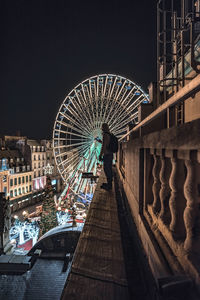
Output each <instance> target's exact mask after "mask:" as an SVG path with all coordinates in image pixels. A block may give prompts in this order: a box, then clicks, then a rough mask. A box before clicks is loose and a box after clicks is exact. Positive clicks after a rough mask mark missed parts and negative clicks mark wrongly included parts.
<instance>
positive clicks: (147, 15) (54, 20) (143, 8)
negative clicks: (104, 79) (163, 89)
mask: <svg viewBox="0 0 200 300" xmlns="http://www.w3.org/2000/svg"><path fill="white" fill-rule="evenodd" d="M0 11H1V12H0V14H1V16H0V23H1V29H0V30H1V47H0V52H1V53H0V54H1V55H0V57H1V81H0V82H1V85H0V88H1V106H0V110H1V115H0V134H13V135H15V134H16V132H17V131H20V132H21V135H26V136H28V137H29V138H35V139H42V138H51V136H52V130H53V124H54V120H55V117H56V114H57V112H58V109H59V106H60V104H61V103H62V101H63V100H64V97H65V96H66V95H67V94H68V93H69V92H70V91H71V90H72V89H73V88H74V87H75V85H77V84H78V83H80V82H81V81H83V80H84V79H86V78H88V77H90V76H92V75H97V74H102V73H104V74H105V73H113V74H118V75H122V76H124V77H127V78H128V79H130V80H133V81H135V82H136V83H137V84H139V85H140V86H141V87H142V88H143V89H144V90H145V91H146V92H147V87H148V85H149V83H150V82H151V81H155V80H156V0H123V1H122V0H121V1H120V0H107V1H106V0H102V1H96V0H93V1H87V0H86V1H84V0H79V1H78V0H73V1H71V0H1V2H0Z"/></svg>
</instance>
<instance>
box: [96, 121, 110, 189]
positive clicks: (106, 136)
mask: <svg viewBox="0 0 200 300" xmlns="http://www.w3.org/2000/svg"><path fill="white" fill-rule="evenodd" d="M101 129H102V136H103V141H102V147H101V152H100V155H99V160H100V161H103V167H104V172H105V175H106V178H107V183H103V184H102V185H101V188H103V189H105V190H107V191H109V190H111V189H112V179H113V173H112V161H113V152H111V151H110V150H109V145H110V138H111V133H110V129H109V126H108V124H107V123H103V124H102V127H101Z"/></svg>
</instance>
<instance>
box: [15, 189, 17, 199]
mask: <svg viewBox="0 0 200 300" xmlns="http://www.w3.org/2000/svg"><path fill="white" fill-rule="evenodd" d="M15 197H17V189H15Z"/></svg>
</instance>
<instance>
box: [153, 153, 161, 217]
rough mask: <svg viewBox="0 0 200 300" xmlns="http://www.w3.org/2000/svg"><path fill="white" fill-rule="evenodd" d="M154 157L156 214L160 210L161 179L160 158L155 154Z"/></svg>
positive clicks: (154, 205)
mask: <svg viewBox="0 0 200 300" xmlns="http://www.w3.org/2000/svg"><path fill="white" fill-rule="evenodd" d="M153 158H154V165H153V169H152V175H153V186H152V192H153V212H154V213H155V214H158V213H159V211H160V197H159V192H160V180H159V171H160V158H159V157H158V156H156V155H155V154H154V155H153Z"/></svg>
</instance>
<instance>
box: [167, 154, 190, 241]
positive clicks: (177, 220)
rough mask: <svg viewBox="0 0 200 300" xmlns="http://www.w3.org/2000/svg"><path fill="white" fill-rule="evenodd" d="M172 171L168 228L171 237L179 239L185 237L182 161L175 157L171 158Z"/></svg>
mask: <svg viewBox="0 0 200 300" xmlns="http://www.w3.org/2000/svg"><path fill="white" fill-rule="evenodd" d="M171 164H172V171H171V175H170V178H169V186H170V188H171V196H170V199H169V208H170V213H171V223H170V230H171V231H172V234H173V237H174V238H176V239H181V238H184V237H185V226H184V221H183V213H184V209H185V202H186V201H185V198H184V195H183V184H184V163H183V161H182V160H179V159H177V158H176V157H174V158H171Z"/></svg>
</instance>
